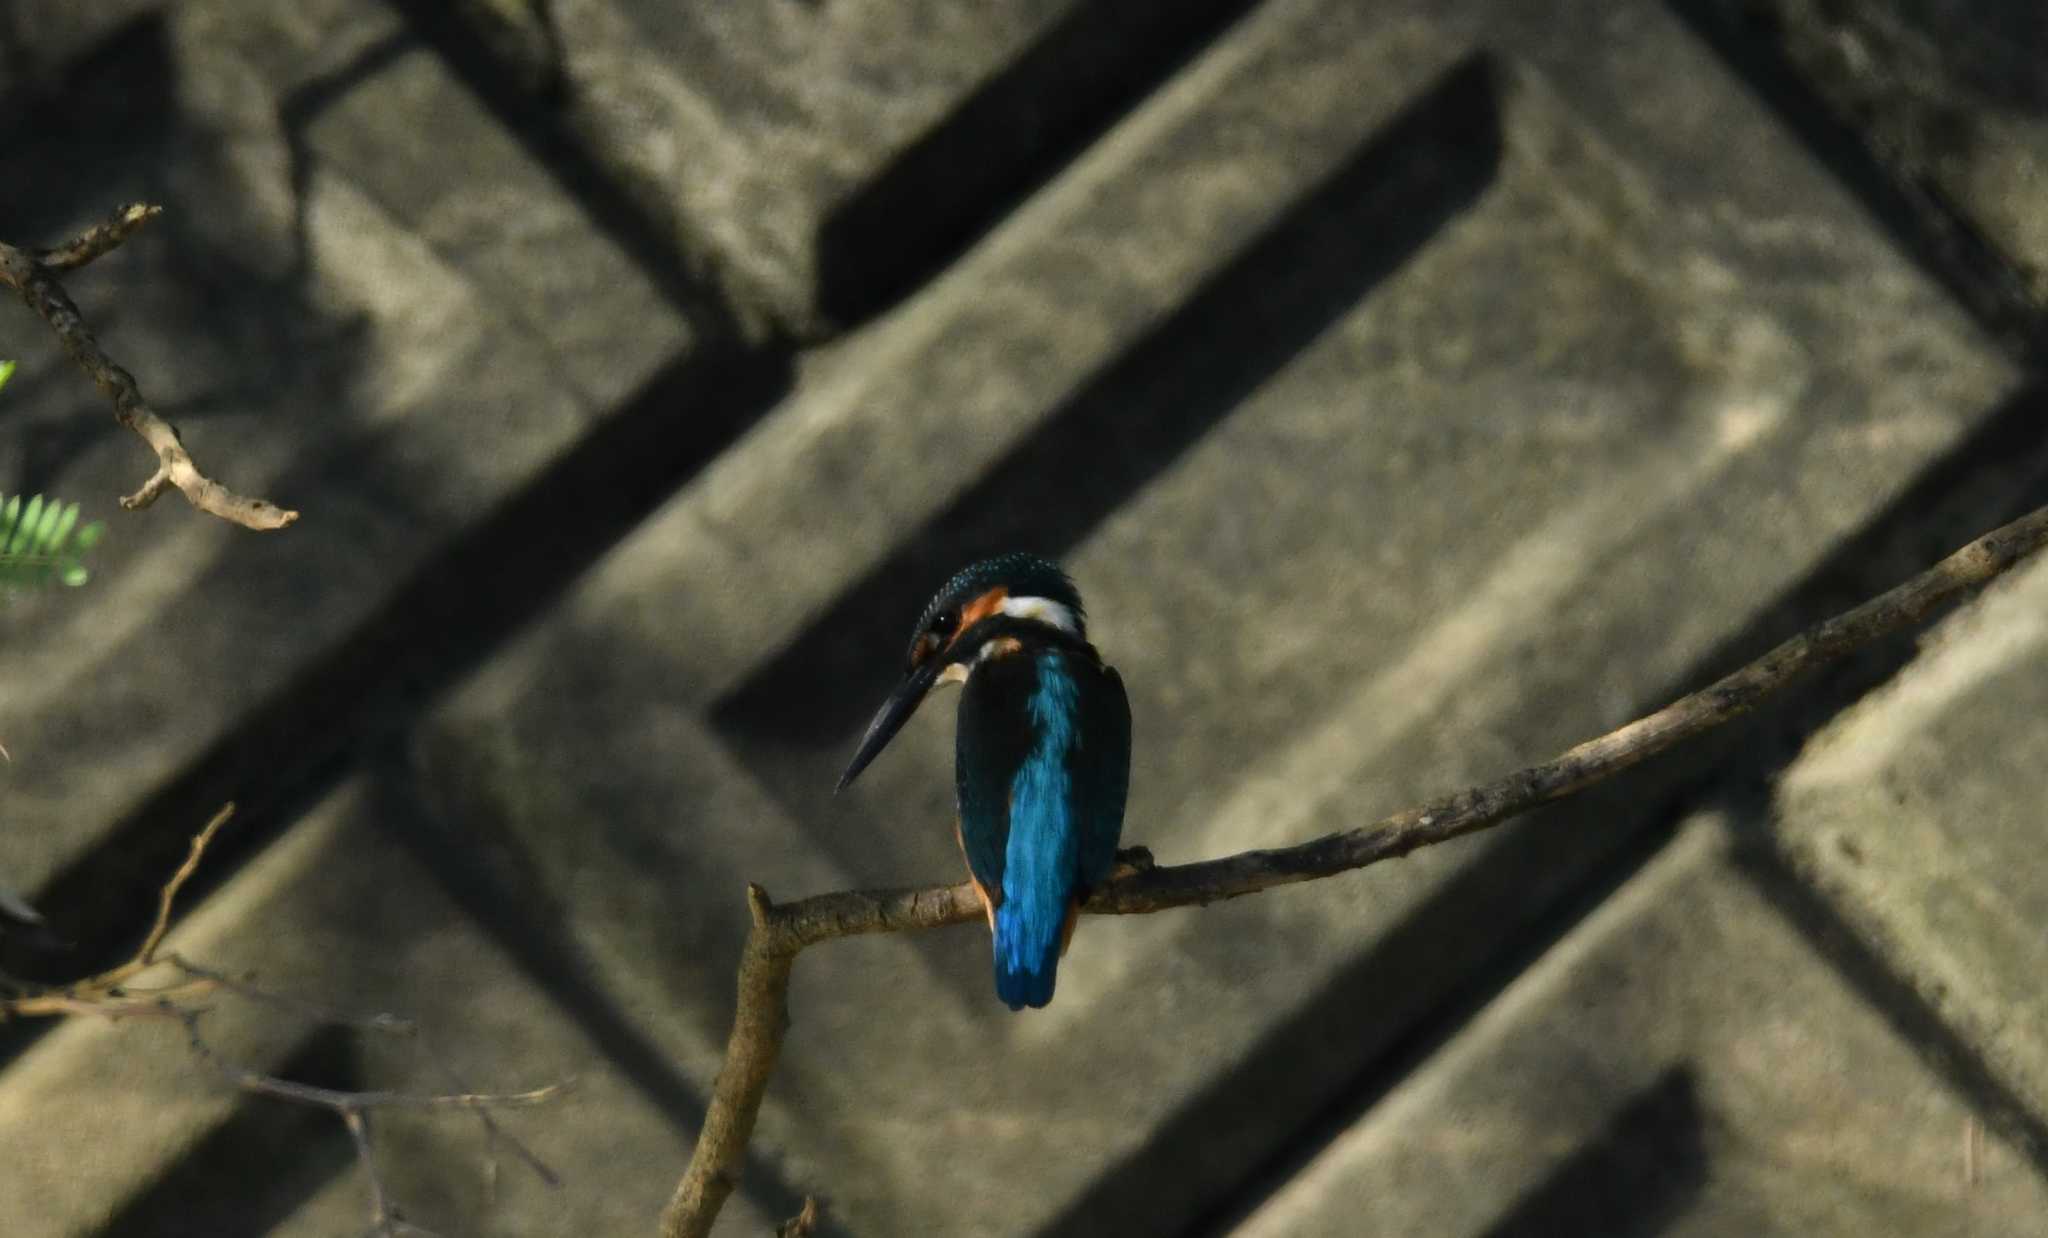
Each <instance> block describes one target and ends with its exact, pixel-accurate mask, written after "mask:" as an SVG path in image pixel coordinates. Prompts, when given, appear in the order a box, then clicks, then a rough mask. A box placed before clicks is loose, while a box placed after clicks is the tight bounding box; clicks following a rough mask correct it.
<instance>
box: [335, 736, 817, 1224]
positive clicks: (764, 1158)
mask: <svg viewBox="0 0 2048 1238" xmlns="http://www.w3.org/2000/svg"><path fill="white" fill-rule="evenodd" d="M376 765H377V773H376V775H375V776H374V777H373V778H372V780H371V791H370V795H369V802H370V804H371V805H372V807H371V809H370V812H369V816H370V818H371V819H372V820H373V821H374V822H375V823H376V826H377V828H378V829H381V830H383V831H385V832H386V833H387V834H389V835H390V836H391V837H392V838H393V839H394V840H396V841H397V842H398V843H399V844H400V845H402V846H404V847H405V848H406V849H407V850H408V851H409V852H411V853H412V854H413V855H414V856H416V857H418V859H419V860H420V862H421V863H422V864H423V865H424V866H425V867H426V868H427V870H428V871H429V872H431V873H433V874H434V877H435V880H436V881H437V882H438V883H439V884H440V886H441V888H442V889H443V890H445V891H446V892H447V894H448V896H449V899H450V901H452V902H453V903H454V904H455V905H456V906H457V907H458V908H460V909H461V910H462V912H463V914H464V915H466V916H467V917H469V918H470V919H471V920H472V921H473V922H474V923H475V924H476V925H477V926H478V927H479V928H480V929H482V931H483V932H484V933H485V934H486V935H488V936H489V937H490V939H491V940H492V941H493V942H494V943H496V944H497V946H498V947H499V948H500V949H502V950H504V951H505V953H506V955H507V956H508V957H509V958H510V959H511V961H512V963H513V965H514V966H516V967H517V968H518V969H519V970H520V972H522V973H523V974H524V975H525V976H526V977H527V978H528V979H530V980H531V981H533V983H534V984H535V985H536V986H538V987H539V988H540V989H541V990H542V991H544V992H545V993H546V994H547V995H548V998H549V1000H550V1001H552V1002H553V1003H554V1006H555V1010H556V1012H557V1013H559V1014H560V1015H561V1016H562V1017H563V1018H564V1019H565V1020H567V1021H568V1022H569V1023H571V1024H573V1025H574V1026H575V1027H576V1028H577V1029H578V1030H579V1031H581V1032H582V1033H583V1034H584V1035H585V1036H586V1037H588V1038H589V1039H590V1042H591V1043H592V1044H593V1045H595V1046H596V1047H597V1050H598V1052H599V1053H600V1054H602V1055H603V1057H604V1059H605V1061H607V1062H609V1063H610V1064H611V1065H612V1066H613V1067H615V1068H616V1069H617V1070H618V1072H619V1073H620V1074H621V1075H623V1076H624V1077H625V1078H626V1079H627V1081H628V1082H630V1083H631V1084H632V1085H633V1087H634V1089H635V1090H636V1091H638V1092H639V1093H640V1095H641V1096H642V1097H644V1098H645V1099H646V1100H647V1101H648V1102H649V1103H650V1104H652V1105H653V1106H654V1107H655V1108H657V1109H659V1110H660V1111H661V1113H662V1116H663V1117H664V1118H666V1119H667V1120H668V1122H669V1124H670V1125H671V1126H672V1127H673V1128H674V1129H675V1130H676V1132H677V1133H678V1134H680V1135H681V1136H683V1137H684V1138H685V1139H689V1140H694V1139H695V1138H696V1136H697V1132H698V1131H700V1130H702V1129H703V1126H704V1113H705V1110H706V1108H707V1104H708V1102H707V1098H706V1097H705V1096H703V1095H701V1094H700V1093H699V1092H698V1090H697V1087H696V1085H695V1084H693V1083H692V1082H691V1081H690V1079H689V1078H688V1077H687V1076H685V1075H684V1074H683V1073H682V1072H681V1071H680V1070H679V1069H677V1067H676V1063H675V1061H674V1059H673V1058H671V1057H670V1056H669V1054H668V1053H667V1052H666V1051H665V1050H664V1049H663V1048H662V1047H661V1045H660V1044H658V1043H657V1042H655V1041H654V1040H652V1039H650V1038H649V1037H648V1036H647V1035H646V1033H644V1032H643V1031H641V1030H640V1028H639V1027H638V1026H637V1025H636V1024H635V1022H634V1020H633V1018H632V1016H630V1015H629V1014H628V1013H627V1012H626V1011H625V1010H624V1009H623V1008H622V1007H621V1006H620V1005H619V1001H618V998H617V995H615V994H613V993H612V992H610V991H608V990H607V989H605V988H604V987H603V985H601V984H600V983H598V982H597V980H595V979H594V977H596V976H597V975H599V972H600V969H599V968H598V967H597V965H596V964H595V963H593V962H592V961H591V960H590V958H589V957H588V956H587V955H586V954H585V953H584V952H583V950H582V949H581V948H579V947H578V946H577V944H576V943H575V941H573V940H572V939H570V937H569V936H568V935H567V934H566V933H564V932H563V930H562V924H561V921H560V920H559V919H557V918H556V917H555V916H553V915H551V914H550V909H551V907H552V905H553V904H554V903H555V902H557V901H558V899H559V896H560V890H561V888H562V887H561V880H560V879H561V874H559V873H551V872H547V871H544V870H543V869H542V868H541V867H540V866H539V865H538V864H537V863H536V862H535V861H534V859H533V858H532V857H531V856H530V855H529V854H528V853H527V852H526V850H525V848H524V847H523V846H522V845H521V843H520V840H519V838H518V837H517V835H516V833H514V832H513V831H510V830H505V829H501V828H495V826H494V823H493V822H491V821H489V820H487V817H488V812H487V810H483V811H479V810H478V809H477V806H475V805H470V804H463V805H459V806H457V808H456V811H457V813H458V814H459V816H460V819H459V820H451V819H449V818H448V817H446V816H444V815H443V814H442V812H441V811H439V810H438V808H437V806H430V803H429V801H428V800H427V799H426V797H425V796H424V795H423V793H422V792H423V790H424V789H422V788H419V787H417V786H415V785H413V781H412V776H411V775H410V774H409V773H407V772H405V771H406V769H407V768H408V766H409V762H407V761H406V759H405V758H404V757H403V756H402V755H400V754H398V753H396V752H391V753H387V754H385V755H383V756H382V757H381V758H380V759H379V760H378V761H377V762H376ZM437 790H439V789H438V788H437ZM678 1017H683V1016H682V1015H681V1014H679V1016H678ZM681 1169H682V1167H681V1166H680V1165H678V1166H677V1167H676V1171H677V1172H678V1173H680V1172H681ZM740 1191H741V1193H742V1194H743V1195H745V1196H746V1197H747V1198H748V1199H750V1200H752V1201H753V1202H754V1203H756V1204H757V1205H758V1206H759V1207H760V1208H761V1209H762V1211H764V1212H766V1213H767V1214H768V1215H770V1216H775V1217H789V1216H795V1215H796V1214H797V1213H798V1212H799V1211H801V1210H802V1208H803V1203H804V1193H803V1192H802V1191H800V1190H797V1189H796V1188H795V1187H793V1186H791V1185H790V1183H789V1180H788V1178H787V1177H786V1176H785V1174H784V1172H783V1169H782V1166H781V1165H780V1164H779V1163H778V1161H777V1158H776V1156H775V1154H774V1152H773V1151H772V1150H771V1149H768V1148H766V1147H763V1146H758V1145H757V1146H755V1147H753V1148H751V1149H749V1151H748V1154H747V1162H746V1168H745V1172H744V1173H743V1174H742V1175H741V1183H740Z"/></svg>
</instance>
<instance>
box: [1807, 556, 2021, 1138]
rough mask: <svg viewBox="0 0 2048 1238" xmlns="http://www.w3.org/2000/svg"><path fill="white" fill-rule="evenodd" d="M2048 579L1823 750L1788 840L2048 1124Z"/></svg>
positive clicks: (1961, 631)
mask: <svg viewBox="0 0 2048 1238" xmlns="http://www.w3.org/2000/svg"><path fill="white" fill-rule="evenodd" d="M2044 615H2048V563H2037V564H2033V565H2031V566H2029V567H2027V568H2026V569H2024V570H2023V571H2022V572H2021V573H2019V574H2017V575H2015V576H2014V577H2013V578H2011V579H2010V580H2008V581H2005V582H2001V583H2000V584H1998V585H1996V586H1994V587H1993V588H1992V589H1991V590H1990V591H1989V592H1987V594H1986V595H1985V596H1984V597H1983V598H1982V599H1980V600H1979V601H1978V602H1977V603H1976V604H1974V605H1973V606H1971V607H1970V608H1969V609H1968V610H1966V611H1964V612H1962V613H1960V614H1958V615H1956V616H1954V617H1953V618H1952V619H1950V620H1949V621H1947V622H1946V623H1944V624H1942V625H1941V627H1940V628H1938V629H1937V630H1936V631H1935V632H1934V634H1933V635H1932V636H1931V637H1930V638H1929V640H1928V641H1927V643H1926V647H1925V648H1924V649H1923V651H1922V653H1921V654H1920V656H1919V658H1918V659H1917V660H1915V661H1914V663H1913V664H1912V665H1911V666H1910V667H1908V668H1907V669H1906V670H1905V671H1904V672H1903V673H1902V674H1900V676H1899V677H1898V678H1897V679H1896V680H1895V681H1894V682H1892V683H1891V684H1888V685H1887V686H1886V687H1884V688H1883V689H1881V690H1880V691H1878V692H1876V693H1873V694H1872V695H1871V696H1870V697H1869V698H1867V699H1866V700H1864V701H1863V702H1861V703H1860V704H1858V705H1857V706H1856V708H1855V709H1854V710H1852V711H1851V712H1850V713H1849V714H1848V715H1847V716H1845V717H1843V718H1842V719H1841V721H1840V722H1839V723H1838V724H1837V725H1835V726H1833V727H1831V728H1829V730H1828V731H1826V732H1825V733H1824V734H1822V735H1820V736H1818V737H1817V738H1816V739H1815V740H1814V741H1813V743H1812V744H1811V745H1810V747H1809V748H1808V750H1807V751H1806V752H1805V753H1804V754H1803V755H1802V756H1801V757H1800V759H1799V761H1798V763H1797V764H1796V765H1794V766H1793V767H1792V769H1791V770H1790V771H1788V772H1787V774H1786V776H1785V779H1784V781H1783V783H1782V784H1781V787H1780V790H1779V795H1778V799H1777V803H1776V804H1775V805H1774V808H1773V811H1772V814H1771V828H1772V830H1773V832H1774V835H1775V837H1776V838H1777V839H1778V840H1779V841H1780V843H1781V844H1782V845H1783V847H1784V849H1785V851H1786V853H1787V855H1788V856H1789V857H1790V858H1791V860H1792V863H1793V866H1794V868H1795V870H1796V871H1797V872H1798V873H1799V874H1800V875H1801V876H1802V877H1803V878H1805V879H1806V880H1807V881H1809V882H1810V883H1811V884H1812V885H1813V887H1814V888H1816V889H1817V890H1819V891H1820V892H1821V893H1822V894H1823V895H1824V896H1825V897H1826V899H1827V901H1828V903H1829V905H1830V906H1832V907H1833V908H1834V909H1835V910H1836V911H1837V913H1838V914H1839V915H1840V916H1841V918H1842V919H1843V920H1844V921H1846V922H1847V923H1848V924H1849V925H1850V926H1852V927H1853V928H1854V929H1855V930H1856V931H1857V933H1858V934H1859V935H1860V936H1861V937H1863V938H1864V939H1865V940H1866V941H1867V942H1868V943H1869V945H1870V946H1871V947H1873V948H1874V950H1875V951H1876V952H1877V953H1878V954H1879V955H1880V956H1881V957H1882V958H1883V959H1884V961H1885V963H1886V964H1887V965H1888V967H1889V968H1891V969H1892V970H1893V972H1894V973H1895V974H1897V975H1898V976H1900V977H1902V978H1904V979H1906V980H1907V981H1908V982H1910V983H1911V984H1912V986H1913V987H1914V988H1915V989H1916V990H1917V991H1918V993H1919V995H1920V996H1921V998H1922V999H1923V1000H1924V1001H1925V1002H1926V1003H1927V1004H1928V1005H1929V1006H1930V1007H1931V1008H1933V1009H1934V1010H1936V1011H1938V1012H1939V1014H1940V1016H1941V1019H1942V1021H1943V1022H1944V1023H1945V1024H1947V1025H1948V1026H1949V1027H1951V1028H1953V1029H1954V1030H1955V1031H1956V1032H1957V1033H1958V1035H1959V1036H1960V1037H1961V1038H1962V1039H1963V1041H1964V1042H1965V1043H1966V1044H1967V1045H1968V1046H1969V1048H1970V1049H1971V1050H1972V1051H1974V1053H1976V1054H1977V1055H1978V1056H1979V1057H1980V1058H1981V1059H1982V1060H1983V1061H1984V1062H1985V1063H1986V1064H1987V1065H1988V1066H1989V1067H1990V1068H1991V1069H1992V1071H1993V1072H1994V1073H1995V1074H1996V1075H1997V1077H1998V1078H1999V1079H2000V1080H2001V1081H2002V1082H2003V1083H2004V1084H2005V1085H2006V1086H2007V1087H2009V1088H2010V1089H2012V1090H2013V1091H2014V1092H2015V1093H2017V1095H2018V1096H2019V1098H2020V1099H2021V1100H2022V1101H2023V1102H2024V1104H2025V1105H2026V1107H2027V1109H2028V1110H2029V1111H2030V1112H2032V1113H2035V1114H2043V1113H2048V1041H2044V1040H2043V1036H2042V1029H2043V1028H2044V1027H2048V993H2044V992H2043V989H2042V984H2041V979H2042V977H2043V976H2048V935H2044V932H2043V925H2048V866H2044V865H2043V864H2042V863H2041V858H2040V857H2041V854H2042V847H2043V844H2044V842H2048V821H2044V818H2043V812H2042V806H2043V805H2044V804H2048V770H2044V769H2043V766H2042V762H2041V760H2040V752H2041V743H2040V741H2041V737H2042V735H2043V728H2044V723H2043V719H2048V619H2044Z"/></svg>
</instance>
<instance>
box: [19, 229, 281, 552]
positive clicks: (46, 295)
mask: <svg viewBox="0 0 2048 1238" xmlns="http://www.w3.org/2000/svg"><path fill="white" fill-rule="evenodd" d="M162 209H163V208H162V207H158V206H147V205H143V204H141V203H134V204H131V205H128V206H124V207H122V208H121V209H120V210H118V211H116V212H115V213H114V215H113V216H112V217H111V218H109V219H107V220H106V221H105V222H103V223H99V224H95V225H94V226H93V227H91V228H89V229H87V230H86V231H85V232H84V233H83V234H82V235H80V236H79V237H77V238H76V239H75V240H72V241H70V242H68V243H66V244H63V245H59V246H57V247H56V248H54V249H47V250H25V249H19V248H17V247H15V246H13V245H8V244H6V243H4V242H0V284H4V285H6V286H7V287H9V288H12V289H14V291H15V292H16V293H18V294H19V295H20V297H21V300H22V303H23V304H24V305H27V306H28V307H29V308H30V309H32V310H34V311H35V312H36V313H37V314H39V315H41V316H42V319H43V321H44V322H47V323H49V324H50V329H51V330H52V331H55V332H56V333H57V339H58V341H59V342H60V343H62V344H63V345H64V351H65V352H66V353H68V354H70V357H71V360H72V361H74V362H76V363H77V365H78V368H80V369H82V370H84V371H85V372H86V374H87V376H88V377H90V378H91V379H92V381H93V385H95V386H97V387H98V388H99V389H100V394H102V395H104V396H106V397H107V398H108V399H109V400H112V401H113V402H114V416H115V417H117V418H119V419H120V422H121V424H122V425H124V426H127V427H128V428H129V429H131V430H133V431H135V433H136V434H138V435H140V436H141V437H142V441H143V442H145V443H148V444H149V446H150V448H151V449H152V450H153V451H155V452H156V458H157V469H156V472H155V473H153V474H151V475H150V478H149V480H148V481H145V482H143V483H142V488H141V489H139V490H137V491H136V492H135V493H134V494H131V495H129V496H127V497H126V498H124V499H122V500H121V506H123V507H125V508H127V509H128V510H130V511H135V510H137V509H139V508H143V507H147V506H149V505H150V504H151V503H154V502H156V500H157V497H158V496H159V495H161V494H162V493H163V492H164V488H165V487H166V486H176V487H177V488H178V489H179V490H180V491H181V492H183V494H184V495H185V498H186V499H187V500H188V501H190V502H191V504H192V506H194V507H196V508H198V509H199V510H200V511H203V512H209V513H211V514H213V515H215V516H219V517H220V518H221V519H222V520H226V521H229V522H230V523H233V524H238V525H241V526H242V527H244V528H249V529H282V528H283V527H285V526H286V525H288V524H290V523H291V522H292V521H294V520H297V519H298V518H299V513H297V512H295V511H287V510H286V509H284V508H281V507H279V506H277V505H276V504H275V503H271V502H269V501H267V500H264V499H255V498H248V497H246V496H243V495H239V494H236V493H235V492H234V491H232V490H229V489H228V488H227V487H226V486H223V485H221V484H220V483H219V482H217V481H214V480H213V479H212V478H210V477H208V476H206V475H205V474H204V473H201V472H200V471H199V466H198V465H196V464H194V463H193V462H192V456H191V453H189V452H187V451H186V450H185V445H184V443H183V442H182V441H180V439H179V437H178V430H177V427H176V426H173V425H172V424H171V423H170V422H168V421H165V420H164V419H163V418H162V417H161V416H159V415H158V414H157V412H156V410H155V409H153V408H151V407H150V406H149V403H148V401H146V400H144V399H143V398H142V391H141V389H140V388H139V387H137V386H136V385H135V377H134V375H132V374H130V373H129V372H128V371H126V370H124V369H122V368H121V367H120V366H118V365H116V364H114V361H113V359H112V358H110V357H108V356H107V354H106V352H105V350H103V349H102V348H101V347H100V342H99V340H98V339H97V338H96V337H95V336H94V335H93V333H92V329H91V328H89V327H87V326H86V325H85V317H84V315H82V314H80V313H79V311H78V306H77V304H76V303H74V302H73V301H72V300H71V297H70V295H69V294H68V293H66V292H65V291H64V285H62V284H61V283H59V282H57V272H59V271H71V270H76V269H77V268H79V267H82V266H84V265H85V264H86V263H88V262H91V261H92V260H93V259H94V258H97V257H99V256H101V255H102V254H105V253H107V252H108V251H109V250H111V249H113V248H114V247H115V246H117V245H119V244H120V243H121V242H122V241H124V240H126V239H128V237H129V235H130V234H132V233H133V232H134V231H135V230H136V229H137V228H140V227H141V226H142V225H143V224H144V223H147V222H148V221H149V220H151V219H153V218H155V217H156V215H157V214H158V213H159V212H161V211H162Z"/></svg>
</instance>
